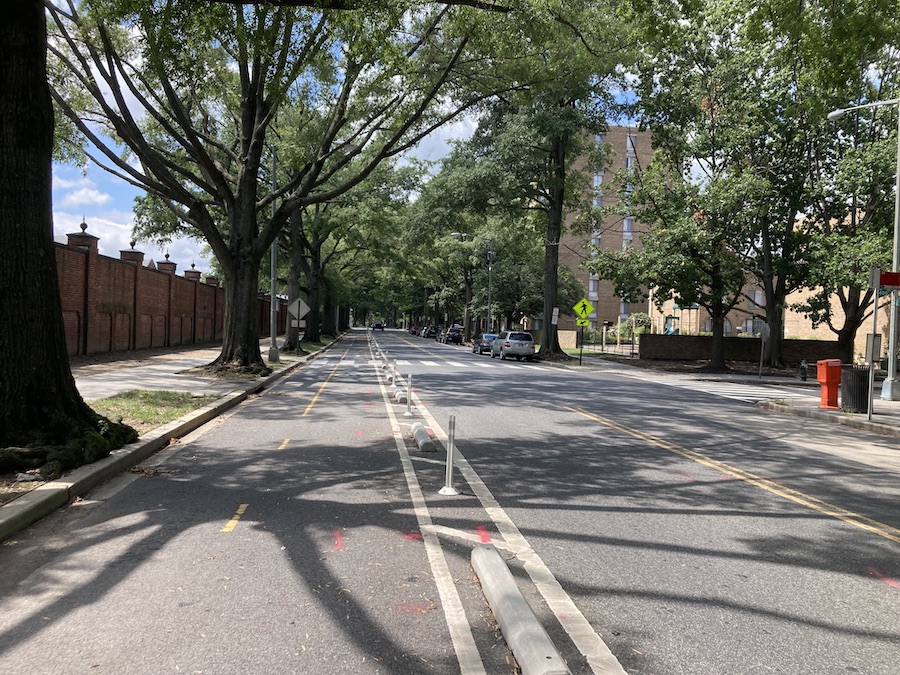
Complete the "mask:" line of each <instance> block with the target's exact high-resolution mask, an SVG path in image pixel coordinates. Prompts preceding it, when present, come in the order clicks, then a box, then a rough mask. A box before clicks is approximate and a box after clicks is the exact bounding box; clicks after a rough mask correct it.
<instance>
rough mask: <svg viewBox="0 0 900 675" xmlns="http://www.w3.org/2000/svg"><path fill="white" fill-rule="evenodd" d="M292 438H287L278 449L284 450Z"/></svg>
mask: <svg viewBox="0 0 900 675" xmlns="http://www.w3.org/2000/svg"><path fill="white" fill-rule="evenodd" d="M290 440H291V439H290V438H285V439H284V442H283V443H282V444H281V445H279V446H278V449H279V450H284V449H285V448H286V447H287V446H288V443H289V442H290Z"/></svg>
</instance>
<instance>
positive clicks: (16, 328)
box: [0, 0, 137, 470]
mask: <svg viewBox="0 0 900 675" xmlns="http://www.w3.org/2000/svg"><path fill="white" fill-rule="evenodd" d="M0 49H2V52H3V54H4V59H3V67H2V68H0V91H2V92H3V94H2V96H0V250H2V251H3V255H4V259H3V264H2V265H0V298H2V299H3V300H2V302H0V447H7V446H26V445H29V446H43V447H34V448H32V450H29V451H27V452H26V451H23V452H22V453H17V452H14V451H10V452H8V453H7V452H5V453H3V466H2V467H0V470H10V469H12V468H25V467H27V466H29V465H30V466H41V465H45V464H47V463H48V462H53V461H56V462H57V463H59V464H60V466H58V467H57V469H59V468H62V469H67V468H73V465H74V466H77V465H78V464H81V463H84V462H91V461H94V460H96V459H98V458H99V457H101V456H104V455H107V454H109V451H110V450H112V449H113V448H118V447H121V446H122V445H123V444H124V443H125V442H130V441H131V440H134V439H136V438H137V435H136V434H135V432H134V430H133V429H131V428H130V427H126V426H124V425H121V424H111V423H109V422H108V421H107V420H105V419H104V418H102V417H100V416H98V415H96V414H95V413H94V412H93V411H92V410H91V409H90V408H89V407H88V406H87V405H86V404H85V403H84V401H83V400H82V398H81V395H80V394H79V393H78V390H77V388H76V386H75V380H74V378H73V377H72V371H71V368H70V365H69V358H68V353H67V349H66V338H65V329H64V326H63V318H62V303H61V301H60V295H59V285H58V280H57V271H56V254H55V250H54V245H53V216H52V211H51V204H52V199H51V158H52V148H53V108H52V106H51V103H50V90H49V87H48V84H47V71H46V56H47V34H46V19H45V16H44V5H43V2H41V1H40V0H9V2H7V3H6V5H5V6H4V12H3V20H2V21H0ZM93 437H95V438H93ZM76 439H81V442H80V443H76V446H77V449H76V447H74V446H73V447H72V449H73V450H75V452H74V453H71V459H70V460H63V459H61V458H58V457H56V456H55V455H54V452H53V450H52V449H51V448H50V447H47V446H61V445H66V444H68V443H70V442H71V441H75V440H76ZM29 453H33V455H32V456H26V457H23V456H22V455H29ZM14 456H15V457H19V458H20V459H22V461H24V462H25V464H24V465H17V461H18V460H17V459H15V457H14Z"/></svg>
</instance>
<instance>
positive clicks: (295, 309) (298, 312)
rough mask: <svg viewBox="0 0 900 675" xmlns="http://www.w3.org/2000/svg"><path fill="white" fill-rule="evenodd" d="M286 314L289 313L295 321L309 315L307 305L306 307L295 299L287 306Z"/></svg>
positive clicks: (301, 301) (298, 299)
mask: <svg viewBox="0 0 900 675" xmlns="http://www.w3.org/2000/svg"><path fill="white" fill-rule="evenodd" d="M288 312H290V313H291V314H292V315H293V316H294V318H295V319H302V318H303V317H304V316H306V315H307V314H309V305H307V304H306V303H305V302H303V300H301V299H300V298H297V299H296V300H294V301H293V302H292V303H291V304H290V305H288Z"/></svg>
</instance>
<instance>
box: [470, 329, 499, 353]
mask: <svg viewBox="0 0 900 675" xmlns="http://www.w3.org/2000/svg"><path fill="white" fill-rule="evenodd" d="M496 339H497V334H496V333H485V334H484V335H482V336H481V337H477V338H475V339H474V340H472V353H473V354H484V353H485V352H489V351H491V343H492V342H493V341H494V340H496Z"/></svg>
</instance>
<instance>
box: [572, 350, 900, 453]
mask: <svg viewBox="0 0 900 675" xmlns="http://www.w3.org/2000/svg"><path fill="white" fill-rule="evenodd" d="M583 360H584V365H585V366H589V367H594V368H600V369H602V370H604V371H608V372H618V373H619V374H622V375H627V376H629V377H640V378H650V377H652V378H654V379H661V378H666V377H669V378H676V379H681V380H694V381H697V382H704V381H705V382H732V383H735V384H743V385H748V386H777V387H803V388H804V389H805V390H808V392H809V396H808V397H804V398H803V399H800V400H798V399H787V400H783V401H777V402H776V401H774V400H773V401H760V402H759V404H758V405H759V407H761V408H764V409H766V410H771V411H774V412H778V413H783V414H787V415H794V416H798V417H806V418H809V419H816V420H821V421H823V422H827V423H830V424H838V425H843V426H846V427H849V428H852V429H859V430H861V431H867V432H870V433H875V434H879V435H881V436H887V437H890V438H900V401H884V400H882V399H881V382H880V381H876V382H875V393H874V400H873V402H872V419H871V420H869V419H867V417H868V415H867V413H866V412H862V413H858V412H847V411H844V410H841V409H836V410H835V409H825V408H820V407H819V402H820V398H821V396H820V389H821V385H819V383H818V382H816V380H815V378H812V379H807V380H806V381H802V380H801V379H800V378H799V377H798V376H794V375H785V376H773V375H763V376H762V377H756V376H753V375H745V374H728V373H725V374H696V373H690V374H688V373H671V372H666V371H659V370H651V369H646V368H641V367H639V366H632V365H629V364H628V362H627V361H611V360H607V359H603V358H600V357H595V356H585V357H584V359H583ZM582 367H584V366H582Z"/></svg>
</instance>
